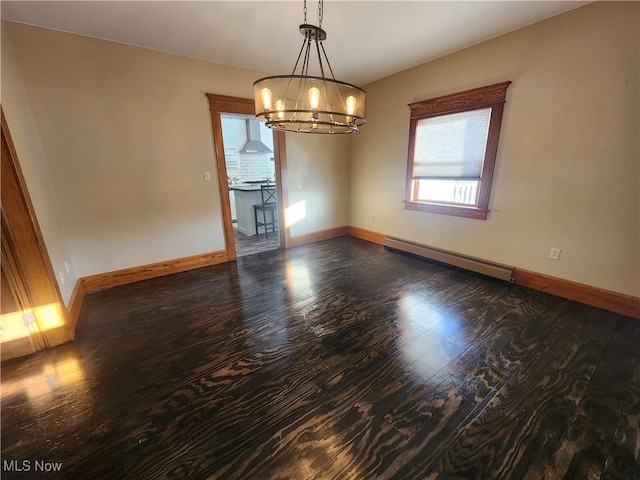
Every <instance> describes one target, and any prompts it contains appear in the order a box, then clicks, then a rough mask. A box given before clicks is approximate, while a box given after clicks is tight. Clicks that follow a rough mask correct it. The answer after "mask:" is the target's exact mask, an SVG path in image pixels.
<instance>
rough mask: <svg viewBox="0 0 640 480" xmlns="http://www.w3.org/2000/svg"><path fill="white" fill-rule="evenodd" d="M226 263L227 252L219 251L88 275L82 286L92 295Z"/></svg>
mask: <svg viewBox="0 0 640 480" xmlns="http://www.w3.org/2000/svg"><path fill="white" fill-rule="evenodd" d="M228 261H229V257H228V256H227V252H226V251H225V250H220V251H217V252H210V253H203V254H200V255H193V256H190V257H183V258H176V259H174V260H167V261H165V262H158V263H150V264H148V265H140V266H137V267H131V268H125V269H122V270H116V271H114V272H106V273H99V274H97V275H90V276H88V277H83V278H82V286H83V289H84V293H85V294H87V293H94V292H98V291H100V290H106V289H107V288H113V287H118V286H120V285H127V284H129V283H134V282H139V281H141V280H149V279H152V278H156V277H162V276H165V275H171V274H172V273H179V272H184V271H187V270H192V269H194V268H201V267H209V266H211V265H217V264H219V263H225V262H228Z"/></svg>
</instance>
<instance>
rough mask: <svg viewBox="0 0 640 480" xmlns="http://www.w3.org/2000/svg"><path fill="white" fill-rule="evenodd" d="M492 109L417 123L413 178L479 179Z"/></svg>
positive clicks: (443, 116)
mask: <svg viewBox="0 0 640 480" xmlns="http://www.w3.org/2000/svg"><path fill="white" fill-rule="evenodd" d="M490 119H491V108H483V109H480V110H472V111H469V112H461V113H452V114H450V115H441V116H438V117H430V118H423V119H420V120H418V123H417V127H416V137H415V150H414V157H413V162H414V170H413V177H414V178H460V177H462V178H474V179H480V176H481V174H482V164H483V162H484V154H485V150H486V146H487V135H488V132H489V120H490Z"/></svg>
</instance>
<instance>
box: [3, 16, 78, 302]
mask: <svg viewBox="0 0 640 480" xmlns="http://www.w3.org/2000/svg"><path fill="white" fill-rule="evenodd" d="M2 109H3V111H4V114H5V117H6V118H7V124H8V126H9V131H10V133H11V138H12V139H13V143H14V146H15V149H16V153H17V155H18V158H19V161H20V167H21V169H22V173H23V175H24V178H25V182H26V183H27V188H28V190H29V196H30V198H31V203H32V204H33V208H34V210H35V213H36V217H37V219H38V224H39V226H40V230H41V232H42V237H43V239H44V241H45V244H46V247H47V251H48V253H49V258H50V260H51V266H52V267H53V270H54V272H55V275H56V278H57V280H58V285H59V287H60V292H61V294H62V298H63V300H64V301H65V303H67V302H68V301H69V298H70V297H71V293H72V292H73V287H74V286H75V283H76V280H77V275H76V273H75V268H74V263H73V261H72V259H71V255H70V252H69V248H68V239H67V236H66V232H65V226H64V223H63V221H62V216H61V215H60V211H59V207H58V199H57V196H56V193H55V191H54V189H53V184H52V183H51V177H50V175H49V171H48V168H47V164H46V161H45V156H44V152H43V150H42V145H41V143H40V136H39V134H38V130H37V128H36V125H35V122H34V120H33V115H32V112H31V106H30V104H29V99H28V97H27V93H26V91H25V88H24V83H23V80H22V77H21V75H20V71H19V69H18V68H17V64H16V59H15V55H14V51H13V45H12V43H11V39H10V38H9V36H8V34H7V30H6V29H5V28H3V29H2ZM65 261H67V265H68V266H69V273H67V270H66V268H65V264H64V262H65Z"/></svg>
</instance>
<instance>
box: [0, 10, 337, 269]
mask: <svg viewBox="0 0 640 480" xmlns="http://www.w3.org/2000/svg"><path fill="white" fill-rule="evenodd" d="M3 27H4V29H5V30H7V31H8V34H9V36H10V38H11V40H12V41H13V45H14V47H15V56H16V59H17V66H18V67H19V70H20V73H21V74H22V77H23V79H24V86H25V90H26V94H27V96H28V98H29V101H30V103H31V107H32V111H33V118H34V120H35V126H36V127H37V130H38V132H39V134H40V138H41V141H42V151H43V157H44V159H45V160H46V163H47V166H48V168H49V172H50V174H51V180H52V184H53V189H54V191H55V194H56V195H57V197H58V200H59V204H60V212H61V216H62V218H63V224H64V227H65V232H66V235H67V237H68V240H69V245H70V250H71V255H72V256H73V258H74V260H75V265H76V269H77V273H78V276H81V277H82V276H86V275H91V274H96V273H102V272H109V271H113V270H117V269H121V268H127V267H133V266H138V265H143V264H147V263H153V262H158V261H164V260H168V259H174V258H179V257H184V256H189V255H195V254H199V253H204V252H210V251H217V250H222V249H224V247H225V246H224V236H223V225H222V218H221V207H220V192H219V189H218V184H217V179H216V177H215V171H216V170H215V160H214V155H213V140H212V132H211V117H210V112H209V103H208V100H207V98H206V96H205V93H217V94H224V95H233V96H241V97H251V96H252V94H253V92H252V84H253V81H254V80H255V79H256V78H259V77H260V76H262V74H261V73H259V72H254V71H250V70H245V69H241V68H236V67H230V66H226V65H219V64H214V63H211V62H205V61H201V60H196V59H193V58H187V57H182V56H179V55H172V54H167V53H163V52H158V51H154V50H149V49H144V48H139V47H133V46H130V45H123V44H118V43H113V42H107V41H103V40H98V39H93V38H88V37H82V36H78V35H73V34H68V33H63V32H58V31H53V30H48V29H43V28H38V27H32V26H27V25H21V24H15V23H6V22H5V24H4V25H3ZM4 67H5V65H4V62H3V75H4ZM14 70H15V69H14ZM10 121H13V122H16V121H19V120H17V119H12V118H10ZM328 140H329V142H328V143H323V142H318V141H317V140H315V139H312V140H305V139H296V140H295V141H292V142H291V144H292V149H291V150H288V160H289V164H290V165H291V167H292V169H293V171H294V172H296V171H297V170H298V169H299V166H300V164H301V163H305V162H306V159H307V156H308V155H311V154H310V153H308V152H306V150H307V148H312V149H313V156H314V157H316V158H318V159H319V160H320V161H317V162H314V163H313V164H311V165H308V170H306V171H305V172H304V174H301V175H302V176H305V178H304V181H299V180H300V175H297V176H295V177H294V178H296V179H297V180H298V182H297V183H296V185H295V188H294V190H295V192H296V195H302V196H305V197H307V198H309V199H310V202H309V212H308V213H309V215H308V218H307V220H306V223H305V225H304V228H305V229H307V230H304V231H316V230H321V229H323V228H325V226H327V225H330V226H340V225H344V224H346V220H347V204H346V199H347V198H348V197H347V192H346V189H347V188H348V184H347V183H345V182H344V180H343V178H344V176H340V178H337V179H334V176H336V175H338V173H340V172H337V171H336V168H335V164H336V163H337V162H338V160H339V161H340V162H341V163H342V162H346V157H345V155H343V153H344V152H343V151H341V150H340V149H336V148H335V142H333V143H332V142H331V141H330V139H328ZM287 141H289V137H288V138H287ZM344 145H346V144H344ZM343 150H345V151H346V147H345V148H343ZM338 157H339V158H338ZM305 165H306V163H305ZM205 170H206V171H211V172H212V176H213V178H212V180H211V181H209V182H206V181H204V180H203V175H202V172H203V171H205ZM306 176H308V177H309V178H306ZM321 182H324V183H321ZM341 188H343V189H344V191H339V190H340V189H341ZM225 194H226V192H225ZM334 196H336V197H337V198H339V199H342V200H344V201H341V202H339V203H336V202H334V201H333V200H328V201H318V200H317V198H329V199H332V198H333V197H334ZM315 209H320V210H318V211H315Z"/></svg>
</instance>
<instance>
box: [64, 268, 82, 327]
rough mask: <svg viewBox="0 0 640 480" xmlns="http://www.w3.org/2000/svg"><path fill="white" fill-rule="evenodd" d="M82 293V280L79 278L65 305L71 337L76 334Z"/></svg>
mask: <svg viewBox="0 0 640 480" xmlns="http://www.w3.org/2000/svg"><path fill="white" fill-rule="evenodd" d="M84 295H85V290H84V280H83V279H82V278H79V279H78V281H77V282H76V286H75V287H74V288H73V292H72V293H71V298H70V299H69V305H68V306H67V319H68V321H69V330H70V331H71V336H72V338H73V337H75V336H76V326H77V325H78V318H80V311H81V310H82V304H83V303H84Z"/></svg>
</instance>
